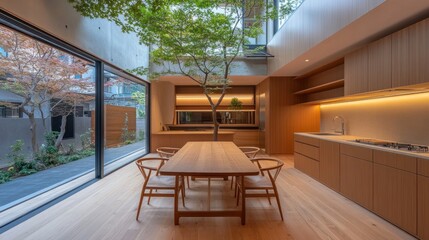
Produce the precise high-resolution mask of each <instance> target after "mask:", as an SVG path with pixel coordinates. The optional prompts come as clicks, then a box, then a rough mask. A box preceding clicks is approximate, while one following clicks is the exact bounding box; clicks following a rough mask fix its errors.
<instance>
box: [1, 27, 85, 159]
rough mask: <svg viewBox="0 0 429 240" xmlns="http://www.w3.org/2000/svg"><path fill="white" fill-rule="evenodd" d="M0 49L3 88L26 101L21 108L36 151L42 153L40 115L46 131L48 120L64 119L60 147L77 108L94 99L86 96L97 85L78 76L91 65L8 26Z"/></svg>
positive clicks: (3, 30) (3, 34)
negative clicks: (56, 117)
mask: <svg viewBox="0 0 429 240" xmlns="http://www.w3.org/2000/svg"><path fill="white" fill-rule="evenodd" d="M0 47H1V48H2V49H3V51H4V52H5V53H6V54H2V55H0V76H1V79H0V89H3V90H6V91H9V92H12V93H14V94H16V95H18V96H20V97H21V98H22V102H21V103H20V104H19V108H20V109H22V111H23V113H24V114H25V115H26V116H27V117H28V119H29V121H30V130H31V146H32V150H33V152H34V153H36V152H37V151H38V144H37V121H36V113H39V114H40V118H42V119H43V125H44V127H45V128H46V124H45V119H47V117H50V116H62V123H61V128H60V129H61V130H60V133H59V136H58V138H57V141H56V146H57V147H58V146H59V144H60V143H61V140H62V138H63V136H64V133H65V127H66V121H65V119H66V118H67V116H68V115H70V114H71V113H73V112H74V106H76V104H78V103H82V102H86V101H89V100H90V99H92V97H91V96H89V95H86V94H85V93H86V92H88V91H89V90H91V89H93V86H92V85H93V84H92V83H90V82H89V81H87V79H84V78H76V77H75V76H82V74H84V73H86V72H87V71H88V69H87V67H86V65H87V63H86V62H84V61H82V60H80V59H78V58H76V57H74V56H71V55H69V54H66V53H64V52H62V51H60V50H58V49H56V48H53V47H51V46H48V45H46V44H43V43H41V42H39V41H37V40H35V39H32V38H30V37H27V36H25V35H22V34H20V33H18V32H16V31H12V30H10V29H8V28H5V27H0ZM1 104H2V105H7V104H10V103H1Z"/></svg>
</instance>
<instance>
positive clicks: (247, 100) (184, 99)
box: [176, 94, 254, 105]
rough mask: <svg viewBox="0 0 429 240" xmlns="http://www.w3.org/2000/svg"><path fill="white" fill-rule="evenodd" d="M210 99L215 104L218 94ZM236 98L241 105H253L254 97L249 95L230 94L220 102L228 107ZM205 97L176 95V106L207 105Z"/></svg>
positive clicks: (199, 95)
mask: <svg viewBox="0 0 429 240" xmlns="http://www.w3.org/2000/svg"><path fill="white" fill-rule="evenodd" d="M211 96H212V99H213V101H214V102H217V101H218V99H219V97H220V94H212V95H211ZM234 97H236V98H238V99H239V100H240V101H241V102H242V104H243V105H253V104H254V97H253V95H250V94H234V95H233V94H231V95H226V96H225V97H224V98H223V100H222V105H225V104H226V105H229V104H230V102H231V100H232V98H234ZM207 103H208V100H207V97H206V96H205V95H203V94H177V95H176V104H177V105H195V104H197V105H198V104H207Z"/></svg>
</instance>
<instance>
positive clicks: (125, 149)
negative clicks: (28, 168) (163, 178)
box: [0, 142, 146, 208]
mask: <svg viewBox="0 0 429 240" xmlns="http://www.w3.org/2000/svg"><path fill="white" fill-rule="evenodd" d="M145 145H146V144H145V143H144V142H137V143H133V144H129V145H126V146H122V147H118V148H109V149H106V150H105V151H104V162H105V164H107V163H111V162H114V161H116V160H118V159H120V158H121V157H123V156H126V155H128V154H130V153H133V152H135V151H136V150H141V148H142V147H143V146H145ZM94 168H95V156H89V157H86V158H82V159H80V160H76V161H73V162H70V163H67V164H63V165H60V166H57V167H53V168H50V169H46V170H44V171H40V172H37V173H34V174H31V175H28V176H24V177H19V178H17V179H14V180H12V181H10V182H7V183H3V184H0V208H1V207H2V206H4V205H6V204H9V203H11V202H14V201H16V200H18V199H20V198H22V197H25V196H28V195H30V194H33V193H36V192H38V191H41V190H43V189H45V188H47V187H50V186H52V185H54V184H56V183H59V182H61V181H64V180H66V179H69V178H73V177H75V176H77V175H79V174H82V173H84V172H88V171H91V170H94Z"/></svg>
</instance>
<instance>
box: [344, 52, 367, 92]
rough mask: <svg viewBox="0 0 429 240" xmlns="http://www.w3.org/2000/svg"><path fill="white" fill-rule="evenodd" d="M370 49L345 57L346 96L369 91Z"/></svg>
mask: <svg viewBox="0 0 429 240" xmlns="http://www.w3.org/2000/svg"><path fill="white" fill-rule="evenodd" d="M368 89H369V88H368V48H367V47H363V48H361V49H359V50H357V51H355V52H352V53H350V54H348V55H346V56H345V57H344V95H346V96H347V95H352V94H356V93H363V92H367V91H368Z"/></svg>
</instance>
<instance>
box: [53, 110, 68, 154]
mask: <svg viewBox="0 0 429 240" xmlns="http://www.w3.org/2000/svg"><path fill="white" fill-rule="evenodd" d="M67 116H68V115H62V116H61V127H60V133H59V134H58V137H57V140H56V141H55V147H56V148H57V149H58V148H59V147H60V145H61V142H62V141H63V137H64V134H65V133H66V124H67Z"/></svg>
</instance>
